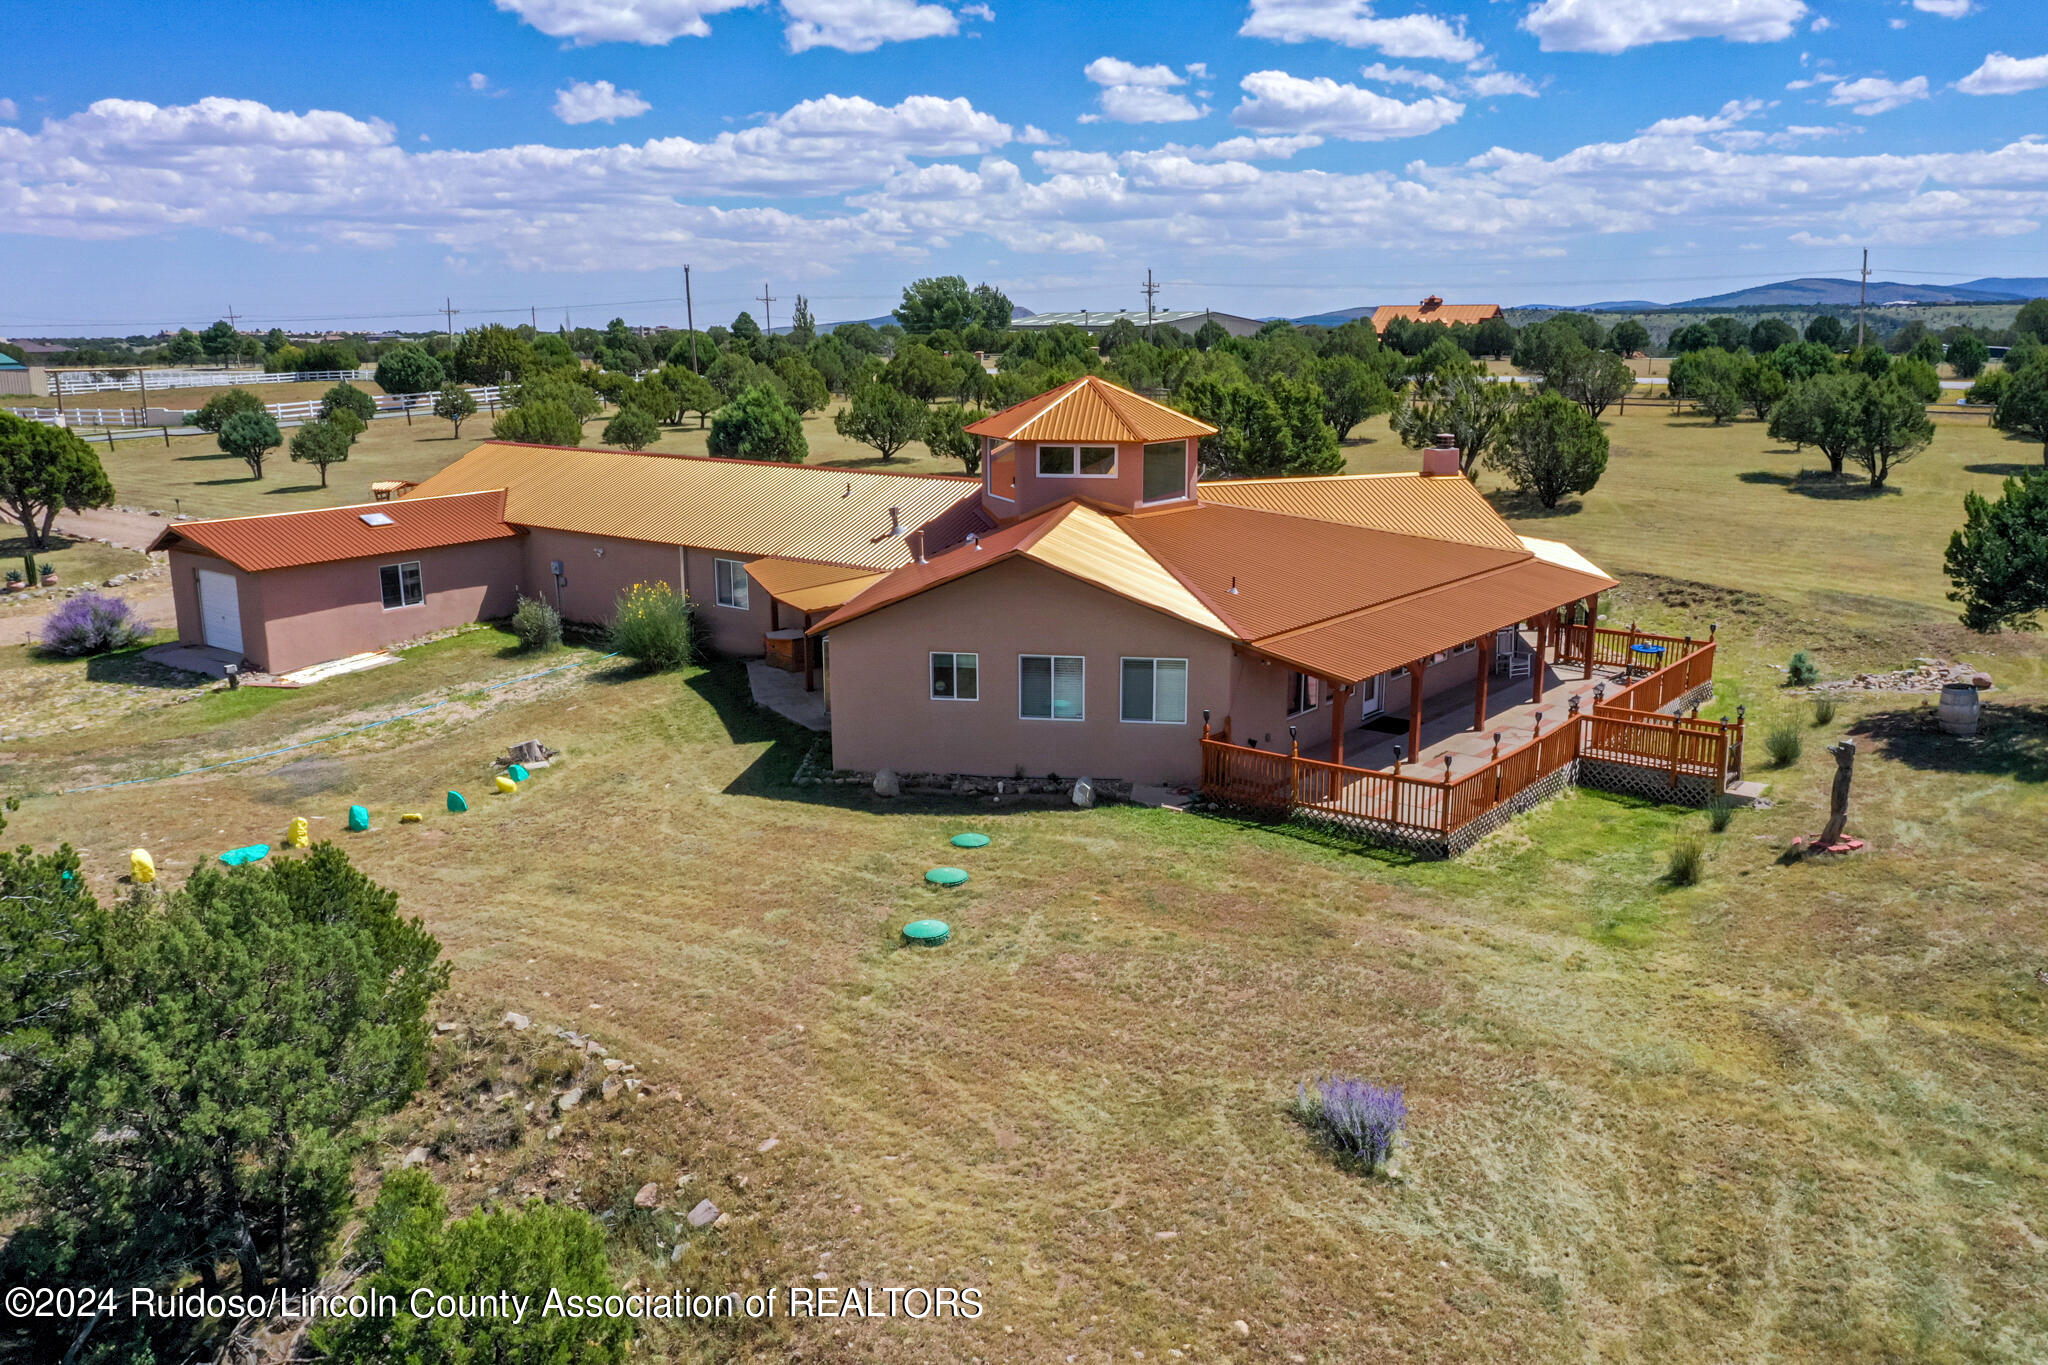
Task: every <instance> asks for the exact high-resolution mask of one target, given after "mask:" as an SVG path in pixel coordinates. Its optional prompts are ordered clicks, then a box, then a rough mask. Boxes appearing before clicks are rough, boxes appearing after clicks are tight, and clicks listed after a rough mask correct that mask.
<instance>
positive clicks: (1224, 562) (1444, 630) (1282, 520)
mask: <svg viewBox="0 0 2048 1365" xmlns="http://www.w3.org/2000/svg"><path fill="white" fill-rule="evenodd" d="M968 430H969V431H970V432H972V433H973V434H975V435H977V436H980V437H981V438H982V441H983V445H984V459H983V463H982V471H983V472H982V490H981V511H982V512H983V514H984V515H985V516H986V517H987V519H988V520H989V521H990V522H991V523H993V524H994V526H995V529H994V530H992V531H989V532H986V533H977V534H975V535H973V536H971V537H969V538H966V539H963V540H962V542H961V543H959V544H956V545H953V546H952V547H951V548H941V547H940V546H939V545H938V544H937V542H936V538H932V537H926V538H925V540H924V543H923V544H922V545H920V546H918V547H916V555H915V562H913V563H910V564H907V565H905V566H903V567H902V568H899V569H897V570H895V571H894V572H892V573H890V574H888V575H887V576H885V577H883V578H881V579H880V580H878V581H877V582H876V583H874V584H873V585H872V586H870V587H868V588H866V589H865V590H864V591H862V592H861V593H860V594H859V595H857V596H855V597H853V598H851V599H850V600H849V601H847V602H846V603H845V604H844V605H843V606H840V607H839V608H838V609H837V610H835V611H833V612H832V613H831V614H830V615H828V616H826V617H825V618H824V619H823V620H822V621H820V622H819V623H818V624H817V625H816V626H814V627H813V628H812V629H813V633H814V634H818V635H822V636H824V637H826V638H827V639H828V640H829V658H830V670H829V683H830V700H831V707H832V719H833V746H832V747H833V756H834V761H835V762H836V763H837V764H838V765H839V766H840V767H842V768H851V769H858V770H869V769H879V768H882V767H893V768H896V769H898V770H908V771H920V772H938V773H963V774H980V775H988V776H1002V775H1010V774H1014V773H1016V772H1018V771H1020V770H1021V771H1023V772H1026V773H1029V774H1032V775H1041V774H1043V773H1046V772H1049V771H1050V772H1063V773H1090V774H1096V775H1100V776H1115V777H1121V778H1129V779H1131V780H1134V781H1137V782H1143V783H1175V782H1192V781H1193V780H1195V778H1196V777H1197V776H1198V774H1199V769H1200V762H1201V750H1200V747H1199V745H1198V743H1197V740H1198V739H1199V737H1200V735H1201V733H1202V727H1203V720H1204V715H1205V714H1206V715H1207V716H1209V717H1210V718H1211V720H1212V722H1214V723H1215V724H1217V725H1218V726H1220V725H1221V724H1222V723H1223V722H1224V721H1225V719H1226V718H1227V721H1228V725H1229V728H1230V730H1231V731H1232V732H1233V733H1234V734H1235V735H1237V736H1239V737H1240V738H1248V739H1250V740H1252V741H1253V742H1255V743H1263V744H1266V745H1268V746H1271V745H1274V744H1278V745H1280V746H1281V747H1282V748H1285V747H1287V746H1288V745H1289V744H1290V743H1293V742H1298V741H1299V739H1300V736H1301V735H1302V734H1303V733H1306V734H1307V735H1308V739H1309V742H1310V743H1312V744H1315V743H1321V742H1323V741H1325V740H1326V741H1327V745H1328V748H1327V750H1326V752H1327V753H1328V755H1329V757H1330V759H1331V761H1333V762H1336V763H1339V764H1341V763H1343V762H1344V759H1345V751H1346V746H1347V743H1350V742H1351V738H1350V737H1351V736H1352V734H1353V732H1354V731H1356V730H1357V729H1359V728H1360V727H1361V726H1365V725H1367V724H1368V723H1378V724H1380V725H1381V726H1384V717H1386V716H1389V715H1392V716H1398V717H1402V718H1404V719H1405V720H1406V722H1407V724H1406V726H1405V727H1404V726H1395V727H1394V728H1396V729H1402V728H1405V729H1407V730H1408V731H1409V732H1410V736H1411V748H1410V750H1409V752H1410V753H1418V754H1419V753H1420V751H1421V748H1422V743H1421V740H1422V726H1423V721H1424V719H1425V714H1426V712H1427V710H1428V703H1429V702H1430V700H1431V699H1432V698H1435V697H1438V696H1441V695H1442V694H1444V693H1446V692H1449V691H1451V690H1453V689H1458V688H1470V687H1471V686H1473V685H1475V684H1476V686H1477V689H1478V691H1479V693H1480V696H1479V698H1478V701H1477V714H1479V715H1481V716H1483V715H1485V714H1486V711H1487V706H1488V702H1487V700H1486V696H1485V693H1486V691H1487V688H1488V684H1489V680H1490V678H1491V675H1492V673H1493V671H1494V665H1495V660H1494V657H1493V656H1494V653H1495V651H1496V649H1497V648H1498V647H1500V645H1501V643H1502V641H1503V640H1504V639H1505V638H1506V635H1507V634H1508V633H1515V634H1516V638H1515V639H1514V640H1512V641H1509V642H1508V645H1507V647H1508V648H1509V649H1512V650H1519V649H1521V648H1522V647H1523V645H1524V643H1525V641H1524V639H1523V637H1521V636H1520V634H1519V627H1520V626H1521V625H1522V623H1524V622H1533V623H1536V628H1535V636H1536V638H1535V641H1534V648H1535V650H1536V651H1537V652H1540V651H1541V650H1542V649H1543V648H1544V647H1545V646H1546V645H1547V644H1549V643H1551V642H1552V640H1553V639H1554V638H1555V637H1554V635H1552V634H1547V633H1546V632H1550V631H1552V628H1553V627H1552V622H1553V619H1554V617H1555V614H1556V613H1557V612H1558V610H1559V609H1560V608H1564V609H1567V610H1568V611H1570V612H1573V613H1575V614H1576V615H1583V616H1585V617H1591V616H1593V615H1596V614H1597V612H1596V610H1595V607H1594V605H1593V604H1594V601H1595V599H1597V597H1598V596H1599V594H1600V593H1602V592H1604V591H1605V590H1607V589H1609V588H1611V587H1613V586H1614V585H1615V581H1614V580H1613V579H1612V578H1609V577H1608V576H1607V575H1606V574H1604V573H1602V572H1601V571H1600V570H1599V569H1598V568H1597V567H1595V566H1594V565H1592V564H1591V563H1589V562H1587V561H1586V560H1585V559H1584V558H1582V557H1581V556H1579V555H1577V554H1576V553H1574V552H1573V551H1571V550H1570V549H1569V548H1568V547H1566V546H1563V545H1560V544H1557V543H1555V542H1547V541H1537V540H1529V539H1524V538H1523V537H1521V536H1518V535H1516V534H1515V532H1514V531H1513V530H1512V529H1511V528H1510V527H1509V526H1508V525H1507V523H1506V522H1505V521H1503V520H1502V519H1501V517H1500V515H1499V514H1498V513H1497V512H1495V511H1494V509H1493V507H1492V506H1491V504H1489V503H1488V502H1487V501H1486V500H1485V499H1484V498H1483V497H1481V496H1480V494H1479V492H1478V490H1477V489H1476V488H1474V487H1473V485H1472V483H1471V482H1470V481H1469V480H1468V479H1466V478H1465V477H1464V476H1463V475H1462V474H1460V473H1459V470H1458V462H1457V452H1456V451H1455V450H1450V449H1443V450H1434V451H1427V452H1424V454H1423V456H1422V467H1421V469H1420V470H1419V471H1418V472H1416V473H1412V474H1377V475H1335V476H1330V477H1322V478H1278V479H1245V480H1223V481H1206V482H1202V481H1198V479H1197V476H1196V459H1197V450H1198V446H1199V442H1200V440H1201V438H1202V437H1204V436H1207V435H1211V434H1213V430H1214V429H1213V428H1210V427H1208V426H1205V425H1204V424H1202V423H1201V422H1198V421H1196V420H1195V419H1193V418H1191V417H1189V416H1188V415H1187V414H1185V413H1182V412H1178V411H1175V410H1174V409H1172V408H1168V407H1165V406H1162V405H1160V404H1158V403H1154V402H1152V401H1150V400H1148V399H1145V398H1142V397H1140V396H1139V395H1137V394H1134V393H1131V392H1130V391H1128V390H1125V389H1121V388H1118V387H1117V386H1115V385H1113V384H1110V383H1108V382H1106V381H1104V380H1102V379H1100V378H1097V377H1094V376H1088V377H1085V378H1082V379H1079V380H1076V381H1075V382H1073V383H1071V384H1068V385H1065V386H1063V387H1061V388H1058V389H1055V390H1053V391H1051V392H1049V393H1046V394H1042V395H1040V396H1038V397H1037V398H1034V399H1031V400H1030V401H1028V402H1026V403H1023V404H1020V405H1018V406H1017V407H1014V408H1010V409H1008V410H1006V411H1004V412H1000V413H997V414H995V415H994V416H992V417H989V418H987V419H985V420H984V421H981V422H978V423H976V424H975V425H973V426H971V427H969V428H968ZM1519 677H1521V678H1529V677H1530V671H1529V670H1527V669H1524V670H1522V671H1521V672H1520V674H1519ZM1531 685H1532V684H1530V683H1524V684H1523V686H1524V687H1529V686H1531ZM1534 685H1536V686H1540V682H1538V683H1535V684H1534ZM1290 729H1291V731H1292V734H1290Z"/></svg>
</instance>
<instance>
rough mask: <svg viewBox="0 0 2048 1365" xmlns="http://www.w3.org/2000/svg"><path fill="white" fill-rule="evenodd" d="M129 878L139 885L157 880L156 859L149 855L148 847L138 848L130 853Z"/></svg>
mask: <svg viewBox="0 0 2048 1365" xmlns="http://www.w3.org/2000/svg"><path fill="white" fill-rule="evenodd" d="M128 880H129V881H132V882H134V883H135V884H136V885H137V886H147V885H148V884H149V883H151V882H153V881H155V880H156V859H154V858H152V857H150V856H149V850H148V849H146V848H138V849H136V850H135V851H134V852H133V853H130V854H129V855H128Z"/></svg>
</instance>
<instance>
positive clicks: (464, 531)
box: [149, 488, 519, 573]
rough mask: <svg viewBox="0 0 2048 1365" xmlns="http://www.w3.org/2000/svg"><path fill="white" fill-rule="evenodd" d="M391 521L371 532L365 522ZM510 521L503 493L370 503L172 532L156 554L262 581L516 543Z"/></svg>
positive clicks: (179, 526) (184, 525)
mask: <svg viewBox="0 0 2048 1365" xmlns="http://www.w3.org/2000/svg"><path fill="white" fill-rule="evenodd" d="M376 516H382V517H386V518H389V521H390V524H389V525H371V524H370V523H369V522H366V521H364V520H363V518H364V517H376ZM518 534H519V530H518V528H517V527H515V526H511V525H508V524H507V523H506V519H505V490H503V489H502V488H493V489H483V490H479V491H477V492H473V493H459V494H454V495H451V496H446V497H416V498H406V499H402V500H399V501H394V502H366V503H360V504H358V505H356V506H354V507H322V508H319V509H316V510H314V511H308V512H271V513H268V514H266V515H263V516H254V517H226V518H223V519H221V520H218V521H182V522H177V523H175V524H173V525H170V526H166V527H165V528H164V529H163V532H162V534H160V535H159V536H157V538H156V540H155V541H154V542H153V543H152V544H151V545H150V547H149V548H150V549H151V550H169V549H174V548H183V547H186V546H190V547H193V548H197V549H200V550H204V551H206V552H208V553H209V554H214V555H218V556H219V557H220V558H222V559H225V560H226V561H227V562H228V563H230V564H232V565H234V566H235V567H236V568H238V569H243V570H247V571H248V572H250V573H261V572H263V571H264V570H266V569H289V568H296V567H298V566H299V565H303V564H330V563H333V562H335V561H337V560H343V559H368V558H371V557H373V556H377V557H381V556H385V555H394V554H416V553H418V552H419V551H421V550H431V549H433V548H434V547H436V546H439V545H467V544H471V543H473V542H476V541H481V540H499V539H503V538H505V537H509V536H516V535H518Z"/></svg>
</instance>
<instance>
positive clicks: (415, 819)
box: [398, 810, 426, 825]
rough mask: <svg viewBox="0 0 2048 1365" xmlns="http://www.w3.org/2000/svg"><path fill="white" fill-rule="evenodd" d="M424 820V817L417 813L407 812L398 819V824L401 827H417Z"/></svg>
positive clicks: (413, 811) (414, 811)
mask: <svg viewBox="0 0 2048 1365" xmlns="http://www.w3.org/2000/svg"><path fill="white" fill-rule="evenodd" d="M425 818H426V817H425V816H423V815H421V814H420V813H419V812H418V811H416V810H409V811H407V812H406V813H405V814H403V815H401V816H399V817H398V823H399V824H401V825H417V824H418V823H419V822H420V821H421V820H424V819H425Z"/></svg>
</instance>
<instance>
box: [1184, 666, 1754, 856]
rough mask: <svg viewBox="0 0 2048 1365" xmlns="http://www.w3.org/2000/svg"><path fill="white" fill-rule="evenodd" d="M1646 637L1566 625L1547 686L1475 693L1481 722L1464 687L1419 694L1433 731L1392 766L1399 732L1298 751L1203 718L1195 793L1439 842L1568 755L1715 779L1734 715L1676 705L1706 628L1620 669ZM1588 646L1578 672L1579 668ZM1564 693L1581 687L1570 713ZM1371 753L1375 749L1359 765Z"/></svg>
mask: <svg viewBox="0 0 2048 1365" xmlns="http://www.w3.org/2000/svg"><path fill="white" fill-rule="evenodd" d="M1610 637H1611V638H1610ZM1659 638H1660V637H1646V636H1643V635H1641V634H1640V633H1639V632H1636V631H1633V630H1630V631H1609V630H1606V629H1597V630H1594V631H1592V632H1590V633H1589V632H1588V631H1587V630H1586V629H1585V628H1584V627H1578V628H1575V629H1566V630H1565V631H1563V632H1562V633H1561V634H1560V635H1559V636H1558V641H1559V647H1558V653H1559V655H1561V656H1563V657H1561V658H1558V659H1555V660H1551V661H1548V667H1549V668H1550V670H1551V672H1550V673H1549V674H1548V675H1546V692H1547V693H1548V690H1549V685H1550V680H1552V679H1554V680H1555V682H1556V686H1557V690H1556V692H1555V693H1550V694H1548V695H1546V696H1545V698H1544V703H1543V705H1542V706H1540V707H1539V706H1537V705H1535V704H1534V703H1533V702H1524V703H1521V704H1518V705H1502V706H1500V707H1499V708H1498V709H1496V708H1494V707H1492V706H1489V708H1488V714H1487V722H1488V724H1487V727H1486V729H1485V730H1474V729H1472V728H1471V720H1472V714H1473V707H1474V704H1475V701H1476V697H1475V695H1474V693H1473V692H1472V691H1471V690H1465V689H1461V690H1464V692H1465V695H1464V698H1463V700H1464V706H1463V708H1462V711H1461V710H1460V709H1459V708H1458V707H1457V706H1456V705H1455V704H1454V703H1455V702H1456V700H1457V698H1456V696H1455V694H1453V695H1452V696H1451V697H1450V698H1448V699H1445V698H1444V697H1442V696H1439V698H1436V699H1433V700H1437V701H1440V702H1444V703H1445V704H1444V707H1443V714H1442V716H1441V717H1440V718H1439V719H1438V720H1437V721H1435V722H1430V721H1428V720H1425V723H1424V727H1423V732H1424V736H1425V740H1426V741H1427V740H1429V739H1430V738H1431V737H1432V736H1434V737H1435V739H1434V742H1433V743H1426V744H1425V747H1424V750H1423V755H1422V761H1421V762H1420V763H1416V762H1412V761H1410V762H1405V763H1403V764H1402V766H1401V768H1400V769H1399V771H1395V770H1394V769H1393V767H1392V759H1393V747H1394V746H1395V745H1396V744H1401V743H1403V742H1404V737H1402V736H1395V735H1382V734H1379V733H1377V732H1372V731H1364V732H1361V739H1362V743H1363V748H1362V749H1360V750H1357V751H1352V750H1351V749H1350V739H1349V737H1348V736H1347V739H1346V749H1347V757H1356V758H1357V759H1358V762H1356V763H1346V764H1336V763H1330V762H1327V761H1325V760H1323V759H1319V758H1316V757H1313V756H1311V755H1310V754H1307V753H1303V752H1299V751H1288V752H1279V751H1275V750H1270V749H1259V748H1255V747H1251V746H1248V745H1240V744H1234V743H1231V742H1230V741H1229V740H1228V739H1227V738H1224V737H1218V736H1212V735H1211V734H1209V733H1208V731H1207V729H1206V728H1205V730H1204V733H1203V738H1202V791H1203V795H1204V797H1205V798H1206V799H1208V800H1210V801H1212V802H1215V803H1216V804H1218V805H1221V806H1226V807H1232V808H1237V809H1243V810H1249V811H1253V812H1259V813H1265V814H1269V815H1272V816H1276V817H1281V818H1285V817H1287V816H1289V815H1293V814H1296V813H1308V814H1312V815H1317V816H1321V817H1324V818H1327V819H1331V820H1335V821H1338V822H1340V823H1343V824H1346V825H1349V826H1352V827H1354V828H1356V829H1358V830H1360V831H1361V832H1363V833H1365V834H1367V835H1369V836H1373V837H1378V838H1381V839H1384V840H1388V841H1392V842H1397V843H1402V844H1407V845H1411V846H1415V847H1419V848H1423V849H1425V850H1428V851H1432V852H1438V853H1446V854H1449V853H1456V852H1458V851H1461V849H1462V848H1464V847H1467V846H1469V845H1470V843H1471V842H1473V841H1475V840H1476V839H1477V838H1479V837H1480V836H1482V835H1483V834H1484V833H1486V832H1488V831H1490V830H1491V829H1492V828H1494V827H1495V826H1496V825H1497V824H1498V823H1499V822H1500V821H1501V820H1503V819H1505V818H1506V817H1507V816H1508V815H1511V814H1513V813H1515V812H1517V811H1520V810H1524V809H1527V808H1528V806H1529V805H1531V804H1533V803H1534V802H1536V801H1540V800H1541V799H1543V798H1544V797H1546V796H1549V795H1551V794H1554V792H1555V791H1556V790H1560V789H1562V787H1563V786H1565V785H1567V784H1569V783H1570V782H1571V781H1573V780H1575V779H1576V778H1577V776H1578V775H1579V772H1580V766H1581V764H1582V763H1585V764H1586V765H1587V766H1588V767H1590V768H1593V769H1596V770H1598V771H1599V772H1600V773H1601V774H1602V775H1603V776H1614V775H1618V776H1619V777H1620V779H1622V780H1621V783H1620V785H1623V786H1626V787H1627V788H1629V789H1631V790H1639V791H1645V792H1654V791H1658V790H1668V791H1669V792H1671V793H1672V795H1673V796H1674V797H1679V796H1680V795H1681V793H1683V794H1685V795H1688V796H1694V795H1696V794H1697V793H1700V792H1709V793H1712V792H1719V791H1722V790H1725V789H1726V787H1727V786H1728V784H1729V783H1731V782H1734V781H1736V780H1738V779H1739V778H1740V777H1741V774H1742V742H1743V729H1744V727H1743V723H1742V722H1741V720H1739V719H1738V720H1737V721H1736V722H1734V723H1733V724H1731V723H1729V722H1727V721H1702V720H1699V719H1697V708H1694V715H1693V716H1691V717H1688V716H1685V715H1682V714H1678V713H1677V712H1678V711H1679V709H1680V708H1681V707H1682V706H1683V705H1684V704H1685V703H1686V702H1687V700H1688V699H1689V698H1690V697H1692V696H1695V695H1698V694H1699V693H1700V692H1701V690H1702V689H1704V688H1706V687H1708V686H1710V685H1711V683H1712V681H1713V668H1714V644H1713V641H1712V640H1711V639H1708V640H1707V641H1705V642H1704V643H1698V642H1694V641H1691V640H1681V639H1679V638H1676V637H1672V638H1669V640H1668V642H1667V649H1666V653H1665V655H1664V657H1666V658H1672V657H1673V656H1674V655H1676V658H1675V660H1674V662H1672V663H1671V664H1669V665H1667V666H1666V667H1664V668H1661V669H1658V670H1656V671H1655V672H1652V673H1649V674H1648V675H1646V676H1644V675H1639V674H1638V675H1631V674H1630V673H1629V672H1628V670H1627V664H1626V661H1627V660H1628V659H1630V658H1631V657H1640V656H1636V655H1632V654H1631V651H1630V646H1631V645H1633V644H1636V643H1639V642H1641V641H1642V640H1645V639H1650V640H1657V639H1659ZM1672 646H1677V647H1679V648H1680V649H1682V650H1683V652H1679V649H1674V648H1672ZM1589 647H1590V649H1591V650H1592V652H1593V667H1592V672H1593V675H1594V676H1593V678H1592V679H1590V680H1589V679H1587V678H1586V677H1585V676H1584V675H1585V673H1586V671H1587V668H1586V653H1585V651H1586V650H1587V649H1588V648H1589ZM1517 682H1518V684H1520V685H1521V686H1527V683H1526V682H1524V681H1523V680H1517ZM1474 686H1476V684H1475V685H1474ZM1596 686H1603V690H1604V692H1605V697H1604V699H1601V700H1595V698H1594V689H1595V687H1596ZM1524 695H1526V693H1525V694H1524ZM1574 696H1577V697H1579V698H1580V699H1581V700H1580V709H1579V711H1578V712H1577V713H1576V714H1575V713H1573V712H1572V709H1571V700H1572V698H1573V697H1574ZM1539 712H1540V713H1541V714H1542V716H1543V720H1542V724H1541V725H1540V726H1539V725H1538V724H1537V721H1536V716H1537V714H1538V713H1539ZM1524 727H1526V728H1524ZM1226 734H1227V731H1226ZM1496 735H1498V736H1499V743H1498V745H1496V743H1495V736H1496ZM1379 757H1383V758H1384V759H1385V762H1384V763H1383V764H1378V765H1375V764H1373V762H1372V760H1373V759H1374V758H1379ZM1446 758H1448V759H1449V760H1450V762H1449V764H1448V765H1447V764H1446V763H1445V761H1444V760H1445V759H1446Z"/></svg>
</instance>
